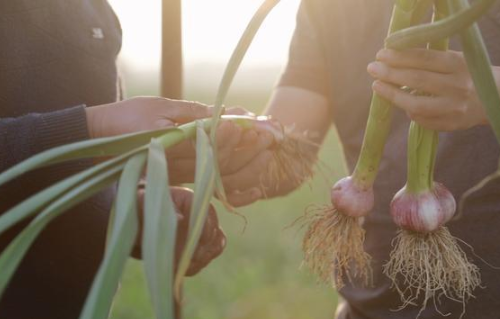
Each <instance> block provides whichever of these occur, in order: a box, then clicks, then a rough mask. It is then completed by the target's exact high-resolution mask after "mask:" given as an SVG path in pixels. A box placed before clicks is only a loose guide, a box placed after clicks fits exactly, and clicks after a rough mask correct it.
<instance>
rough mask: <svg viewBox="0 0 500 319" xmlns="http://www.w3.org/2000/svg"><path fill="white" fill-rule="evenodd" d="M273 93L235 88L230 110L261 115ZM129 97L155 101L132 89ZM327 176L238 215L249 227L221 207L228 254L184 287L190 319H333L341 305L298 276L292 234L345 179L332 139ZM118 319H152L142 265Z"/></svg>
mask: <svg viewBox="0 0 500 319" xmlns="http://www.w3.org/2000/svg"><path fill="white" fill-rule="evenodd" d="M270 90H271V87H266V88H263V89H255V88H254V89H252V90H244V91H243V90H241V89H235V90H233V93H232V94H231V96H230V98H229V100H228V103H227V104H228V105H241V106H245V107H247V108H249V109H250V110H253V111H255V112H259V111H261V109H262V106H263V105H265V102H266V100H267V98H268V95H269V92H270ZM186 91H187V92H186V98H187V99H192V100H197V101H202V102H206V103H211V102H212V101H213V92H212V90H211V89H210V90H206V91H203V90H200V89H196V90H195V91H193V90H191V91H190V89H189V87H188V89H187V90H186ZM129 93H130V94H129V96H131V95H136V94H138V93H140V94H154V93H155V92H154V91H152V92H143V91H133V90H129ZM320 158H321V161H322V162H323V163H324V164H326V166H327V167H328V168H327V169H323V170H322V171H323V172H324V174H316V177H315V178H314V180H313V181H312V183H310V184H309V185H304V186H303V187H302V188H300V189H299V190H297V191H295V192H293V193H292V194H291V195H289V196H287V197H284V198H277V199H272V200H266V201H260V202H258V203H255V204H253V205H251V206H248V207H245V208H243V209H241V210H240V212H241V213H243V214H245V216H246V217H247V218H248V226H247V228H246V230H245V232H244V233H242V228H243V225H244V224H243V221H242V220H241V219H240V218H238V217H235V216H234V215H230V214H227V213H226V212H225V211H224V210H223V209H222V207H220V206H219V205H218V206H217V207H218V212H219V218H220V221H221V224H222V227H223V228H224V230H225V232H226V235H227V237H228V245H227V247H226V250H225V252H224V254H223V255H222V256H221V257H220V258H218V259H217V260H216V261H214V262H213V263H212V264H211V265H210V266H209V267H208V268H206V269H205V270H204V271H203V272H202V273H200V274H199V275H197V276H196V277H194V278H190V279H188V280H187V281H186V285H185V304H184V318H186V319H222V318H224V319H292V318H293V319H327V318H333V314H334V311H335V307H336V304H337V296H336V293H335V292H334V290H333V289H332V288H331V287H329V286H327V285H318V284H317V283H316V282H315V279H314V278H313V276H311V275H310V274H308V272H307V271H306V270H305V269H303V270H300V269H299V267H300V263H301V259H302V253H301V251H300V243H301V237H302V233H301V232H300V231H299V229H298V227H287V226H289V225H290V224H291V223H292V222H293V221H294V220H295V219H296V218H298V217H299V216H301V214H302V213H303V211H304V210H305V208H306V207H307V206H308V205H310V204H326V203H328V202H329V187H330V184H331V183H332V182H333V181H335V180H336V179H338V178H339V177H341V176H343V175H345V169H344V166H343V160H342V156H341V150H340V147H339V145H338V143H337V139H336V137H335V134H334V132H330V134H329V136H328V138H327V140H326V141H325V144H324V147H323V148H322V151H321V156H320ZM111 318H112V319H132V318H133V319H137V318H141V319H148V318H153V313H152V308H151V305H150V303H149V296H148V294H147V291H146V287H145V282H144V278H143V275H142V265H141V263H140V262H139V261H135V260H130V262H129V264H128V267H127V269H126V273H125V276H124V279H123V282H122V286H121V289H120V291H119V292H118V295H117V298H116V300H115V305H114V309H113V312H112V316H111Z"/></svg>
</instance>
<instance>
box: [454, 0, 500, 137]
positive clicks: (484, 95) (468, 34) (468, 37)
mask: <svg viewBox="0 0 500 319" xmlns="http://www.w3.org/2000/svg"><path fill="white" fill-rule="evenodd" d="M468 6H469V2H468V1H467V0H452V1H450V7H451V10H452V11H454V12H457V11H459V10H463V9H466V8H468ZM460 38H461V40H462V44H463V50H464V56H465V60H466V61H467V67H468V69H469V72H470V75H471V77H472V80H473V82H474V86H475V88H476V92H477V95H478V96H479V99H480V100H481V102H482V104H483V107H484V108H485V110H486V115H487V116H488V120H489V122H490V125H491V128H492V129H493V131H494V133H495V136H496V139H497V141H498V142H499V143H500V95H499V93H498V88H497V86H496V82H495V78H494V76H493V72H492V70H491V61H490V57H489V55H488V51H487V49H486V46H485V45H484V41H483V37H482V36H481V31H480V30H479V27H478V25H477V24H474V25H473V26H471V27H470V28H468V29H466V30H464V31H463V32H461V34H460Z"/></svg>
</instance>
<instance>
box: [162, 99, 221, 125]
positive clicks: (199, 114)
mask: <svg viewBox="0 0 500 319" xmlns="http://www.w3.org/2000/svg"><path fill="white" fill-rule="evenodd" d="M157 101H158V102H159V105H160V106H161V107H162V112H161V113H159V114H161V115H162V116H163V117H164V118H166V119H171V120H173V121H174V122H175V123H178V124H183V123H187V122H192V121H194V120H197V119H202V118H207V117H210V116H211V115H212V107H209V106H208V105H205V104H202V103H198V102H192V101H177V100H170V99H160V98H159V99H158V100H157Z"/></svg>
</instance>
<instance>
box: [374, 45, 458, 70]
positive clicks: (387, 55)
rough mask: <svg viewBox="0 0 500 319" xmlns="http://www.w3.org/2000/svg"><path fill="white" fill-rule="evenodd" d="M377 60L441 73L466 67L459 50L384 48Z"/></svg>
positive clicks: (391, 64)
mask: <svg viewBox="0 0 500 319" xmlns="http://www.w3.org/2000/svg"><path fill="white" fill-rule="evenodd" d="M377 60H378V61H381V62H384V63H387V64H388V65H390V66H392V67H398V68H413V69H421V70H427V71H431V72H439V73H454V72H456V71H457V69H458V68H461V67H464V66H465V62H464V59H463V55H462V53H460V52H457V51H437V50H428V49H423V48H417V49H409V50H402V51H397V50H389V49H382V50H380V51H379V52H378V53H377Z"/></svg>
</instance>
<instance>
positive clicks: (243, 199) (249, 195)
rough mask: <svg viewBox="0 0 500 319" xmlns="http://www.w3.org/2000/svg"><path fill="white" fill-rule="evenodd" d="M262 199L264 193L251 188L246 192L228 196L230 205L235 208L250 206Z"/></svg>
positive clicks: (258, 189) (233, 193) (256, 188)
mask: <svg viewBox="0 0 500 319" xmlns="http://www.w3.org/2000/svg"><path fill="white" fill-rule="evenodd" d="M262 197H263V194H262V191H261V190H260V188H258V187H254V188H250V189H248V190H246V191H244V192H238V191H235V192H231V193H229V194H227V200H228V202H229V204H231V205H232V206H234V207H242V206H246V205H250V204H252V203H254V202H256V201H258V200H259V199H262Z"/></svg>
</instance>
